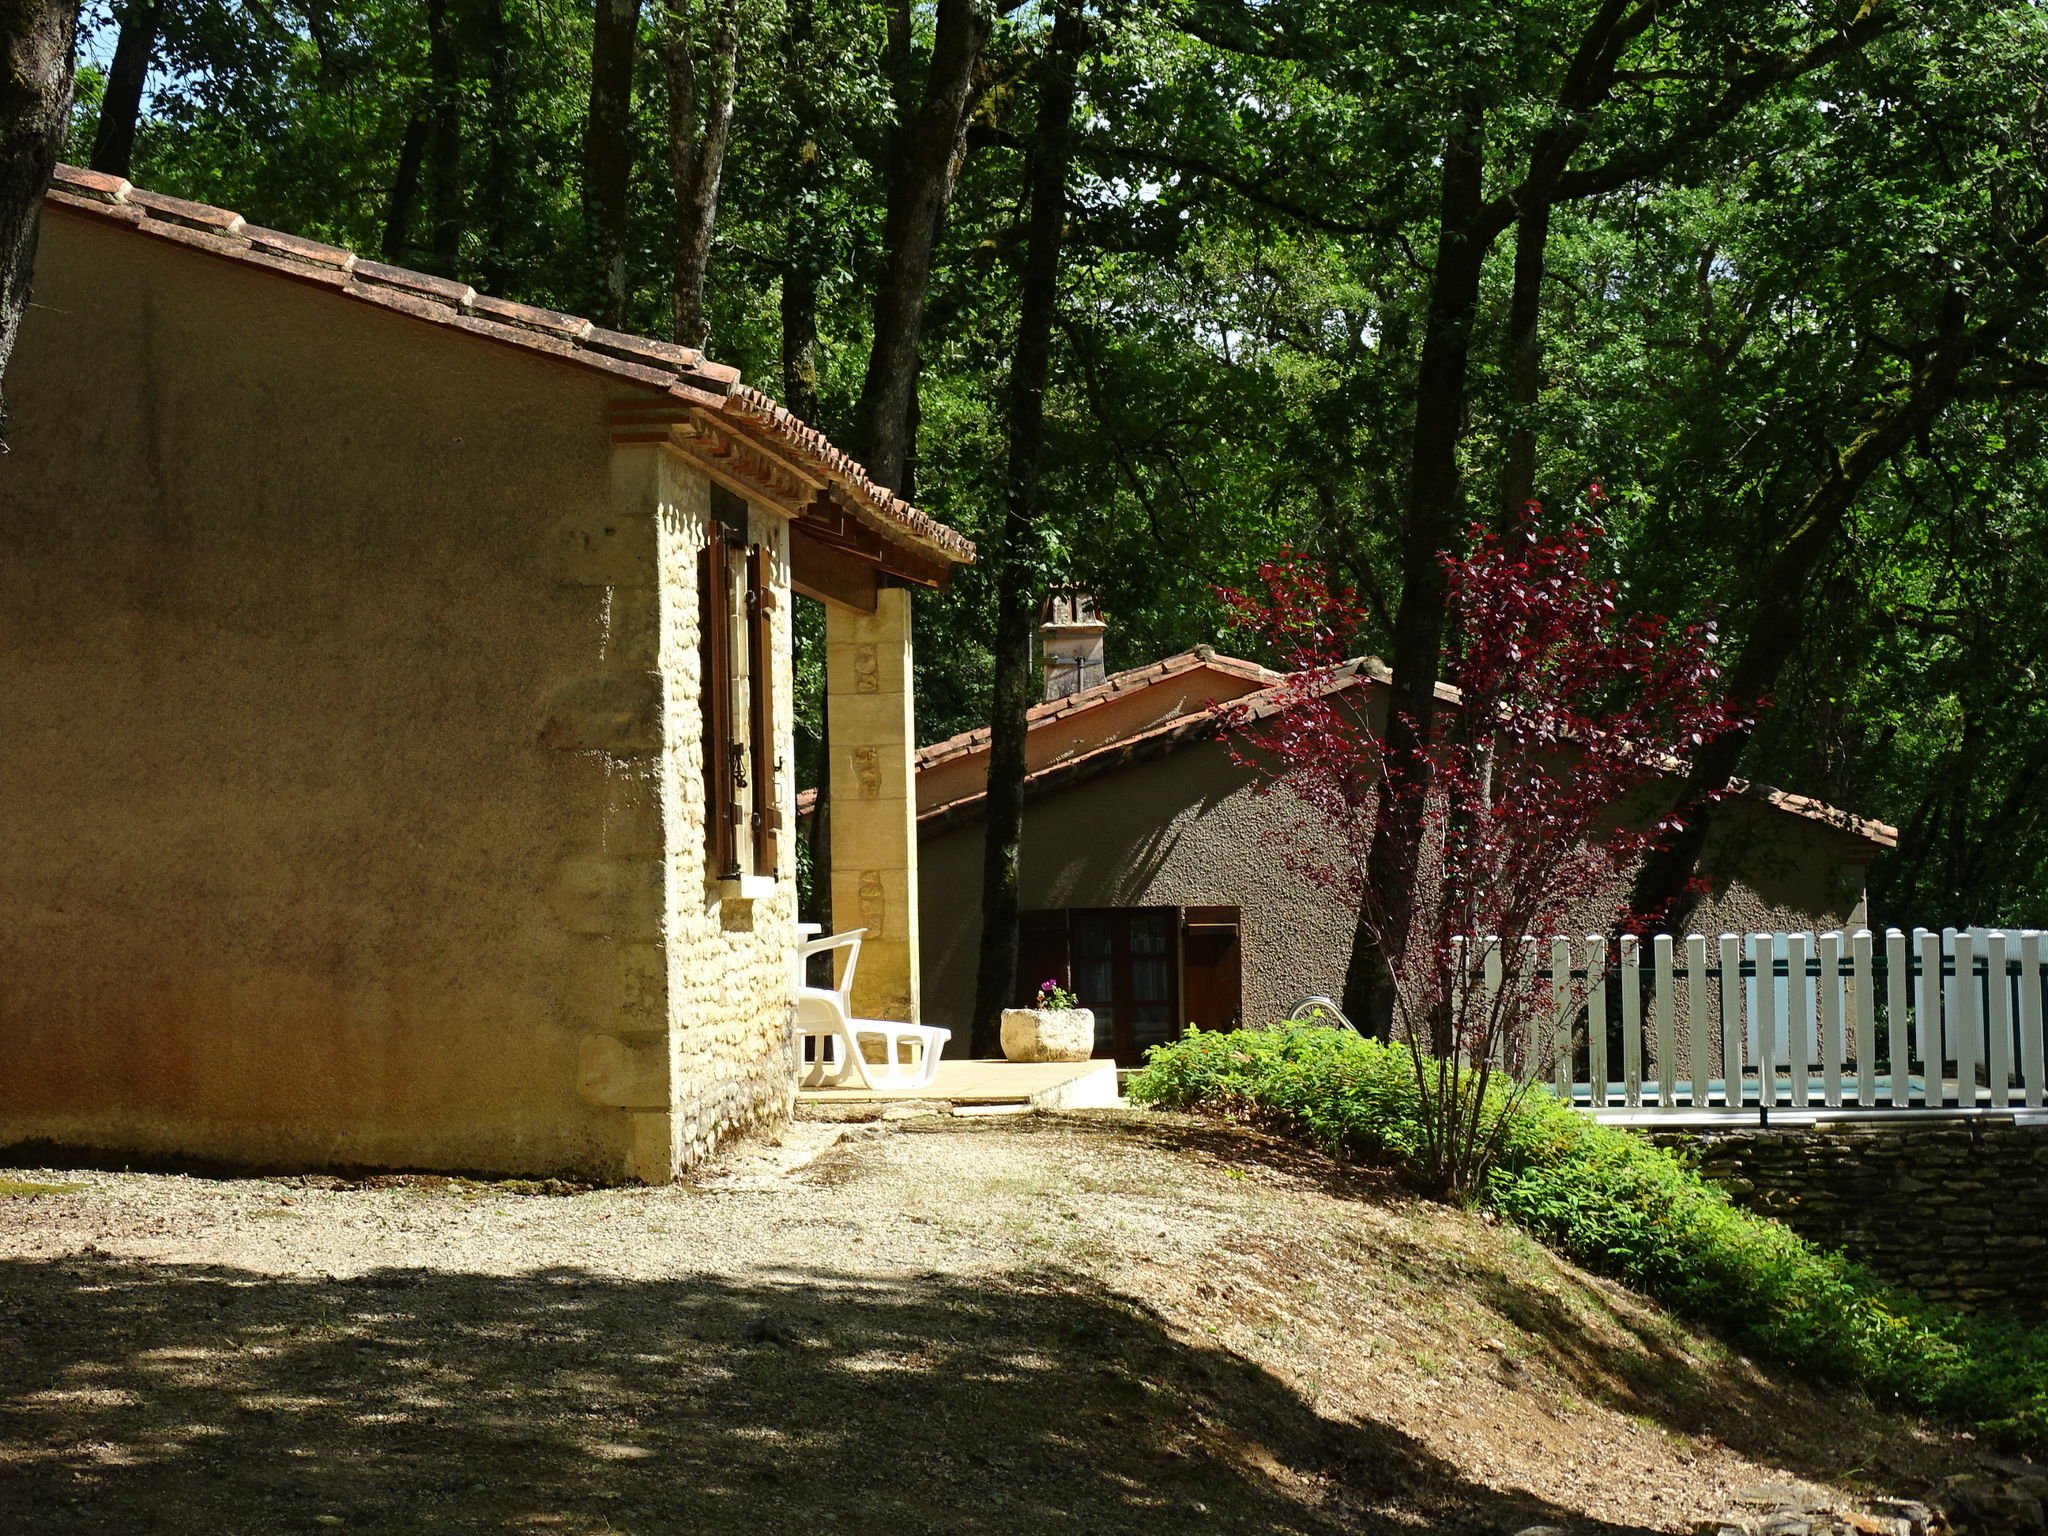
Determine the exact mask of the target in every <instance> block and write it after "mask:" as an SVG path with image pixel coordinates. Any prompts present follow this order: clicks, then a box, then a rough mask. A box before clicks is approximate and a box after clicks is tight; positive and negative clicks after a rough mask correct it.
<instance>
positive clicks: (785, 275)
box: [777, 0, 830, 885]
mask: <svg viewBox="0 0 2048 1536" xmlns="http://www.w3.org/2000/svg"><path fill="white" fill-rule="evenodd" d="M816 36H817V16H816V13H815V11H814V10H813V7H812V0H791V3H790V6H789V25H788V27H787V28H786V29H785V30H784V32H783V43H782V49H783V52H782V60H783V82H784V85H783V92H784V96H785V98H786V99H787V100H788V101H789V103H790V111H791V116H792V118H793V123H792V126H793V128H794V130H795V131H794V132H793V133H792V134H791V139H792V141H793V143H794V146H795V155H794V160H795V169H796V175H795V184H794V186H793V187H792V188H791V196H790V207H789V216H788V221H787V223H786V224H785V225H784V227H783V234H782V281H781V290H780V293H779V294H778V299H777V312H778V318H779V319H780V321H781V343H782V346H781V362H782V403H783V404H784V405H786V406H788V407H789V408H790V410H792V411H794V412H795V413H796V414H797V416H798V417H799V418H800V419H802V420H804V421H808V422H812V423H815V422H816V421H817V419H818V408H819V401H818V268H819V265H820V261H819V233H820V232H819V230H818V228H817V225H818V222H819V219H818V199H819V191H820V187H819V183H820V180H821V174H822V171H823V168H824V165H823V162H824V152H823V149H822V146H821V145H820V144H819V142H818V128H819V124H818V105H817V92H816V88H815V86H814V84H813V79H812V73H811V72H812V71H814V70H815V69H816V67H817V66H816V64H815V63H814V61H813V60H812V59H811V58H810V56H809V55H810V52H811V48H812V44H813V42H814V40H815V39H816ZM819 794H820V798H821V803H822V798H823V795H824V791H823V790H822V789H821V790H820V791H819ZM815 819H817V820H822V818H815ZM825 883H826V884H827V885H829V884H830V882H829V881H827V882H825Z"/></svg>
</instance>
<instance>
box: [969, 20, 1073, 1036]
mask: <svg viewBox="0 0 2048 1536" xmlns="http://www.w3.org/2000/svg"><path fill="white" fill-rule="evenodd" d="M1081 33H1082V24H1081V19H1080V16H1079V14H1078V13H1077V12H1076V11H1075V10H1073V9H1072V8H1071V7H1070V6H1062V7H1060V9H1058V10H1057V11H1055V12H1054V13H1053V23H1052V37H1051V39H1050V41H1049V43H1048V45H1047V51H1046V55H1045V58H1044V61H1043V62H1042V64H1041V65H1040V68H1041V69H1042V70H1043V72H1044V73H1043V75H1042V76H1041V79H1040V84H1039V93H1038V127H1037V132H1036V134H1035V135H1034V136H1033V139H1032V144H1031V150H1030V155H1029V158H1028V159H1027V161H1026V165H1025V180H1026V184H1027V185H1028V187H1029V189H1030V197H1031V207H1030V212H1029V214H1028V215H1027V218H1026V230H1027V238H1028V240H1029V241H1030V249H1029V251H1028V252H1027V253H1026V255H1025V258H1024V282H1023V289H1022V292H1021V294H1020V295H1019V303H1018V314H1017V347H1016V351H1015V353H1014V354H1013V356H1012V361H1011V364H1010V452H1009V475H1008V482H1009V498H1008V504H1007V506H1006V507H1005V509H1004V515H1003V530H1002V540H1001V544H1000V547H999V552H998V554H997V557H996V558H997V561H998V564H997V567H996V634H995V686H994V690H993V699H992V701H991V704H990V710H989V744H988V793H987V797H986V799H985V802H984V806H985V816H986V821H987V836H986V840H985V842H984V843H983V851H982V866H981V956H980V963H979V966H978V967H977V970H976V975H975V982H974V1018H973V1030H972V1038H971V1041H970V1045H969V1049H970V1051H971V1053H972V1054H973V1055H975V1056H995V1055H999V1054H1000V1053H1001V1051H1002V1033H1001V1025H1002V1010H1003V1009H1004V1008H1006V1007H1009V1006H1010V1005H1011V1003H1012V1001H1013V996H1012V994H1013V993H1014V991H1015V988H1016V985H1017V861H1018V854H1019V851H1020V848H1021V846H1022V842H1023V833H1024V768H1025V757H1024V748H1025V738H1026V735H1027V731H1028V725H1027V715H1028V712H1029V710H1030V708H1031V705H1032V696H1033V694H1034V693H1035V691H1036V690H1035V689H1034V687H1033V686H1032V685H1033V682H1034V677H1033V672H1032V667H1031V631H1032V628H1033V625H1034V621H1035V619H1036V617H1037V614H1036V611H1035V608H1036V605H1035V603H1034V601H1033V599H1034V598H1035V597H1036V595H1037V591H1038V561H1037V559H1036V558H1035V557H1036V555H1037V552H1038V542H1039V540H1038V528H1037V523H1038V512H1039V500H1040V498H1039V470H1040V459H1041V457H1042V455H1043V450H1044V447H1045V389H1046V382H1047V379H1048V376H1049V375H1050V373H1051V368H1052V337H1053V321H1054V318H1055V315H1056V313H1057V310H1058V308H1059V271H1060V240H1061V235H1062V233H1063V227H1064V225H1065V222H1066V208H1067V171H1068V164H1069V162H1070V160H1071V158H1072V155H1073V118H1074V96H1075V71H1076V65H1077V61H1078V58H1079V54H1080V51H1081Z"/></svg>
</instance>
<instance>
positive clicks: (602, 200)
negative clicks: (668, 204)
mask: <svg viewBox="0 0 2048 1536" xmlns="http://www.w3.org/2000/svg"><path fill="white" fill-rule="evenodd" d="M639 35H640V0H597V15H596V23H595V26H594V29H593V30H592V33H591V39H590V102H589V109H588V113H587V115H586V117H585V119H584V125H583V229H584V240H585V242H586V244H587V246H588V250H589V258H590V266H591V270H592V273H593V281H594V285H595V298H596V301H597V302H596V305H595V309H596V311H597V318H598V320H599V321H600V322H601V323H602V324H604V325H608V326H612V327H614V328H616V327H618V326H619V325H622V324H624V323H625V318H626V299H627V294H628V287H627V272H626V251H627V247H628V245H629V243H630V239H631V232H630V230H629V228H628V220H627V215H628V212H629V196H628V194H629V193H630V191H631V189H632V182H633V61H634V55H635V53H636V51H637V46H638V42H639Z"/></svg>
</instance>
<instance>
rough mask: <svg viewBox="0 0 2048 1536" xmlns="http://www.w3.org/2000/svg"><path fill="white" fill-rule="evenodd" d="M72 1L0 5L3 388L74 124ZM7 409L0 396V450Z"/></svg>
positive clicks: (0, 345) (22, 0)
mask: <svg viewBox="0 0 2048 1536" xmlns="http://www.w3.org/2000/svg"><path fill="white" fill-rule="evenodd" d="M76 19H77V8H76V6H75V5H74V4H73V3H72V0H10V3H9V4H7V5H5V6H0V381H4V379H5V377H6V373H7V360H8V358H10V357H11V356H13V354H14V338H15V336H16V335H17V334H18V333H19V331H20V329H21V316H22V312H23V311H24V310H26V309H27V308H28V295H29V287H30V284H31V283H32V282H33V281H34V278H35V265H36V234H37V232H38V231H39V230H40V229H41V227H42V214H43V193H44V192H46V191H47V190H48V189H49V185H50V172H51V170H52V169H53V168H54V167H55V166H56V164H57V154H58V151H59V150H60V149H61V148H62V146H63V143H64V133H65V129H66V128H67V127H69V125H70V120H71V37H72V27H73V25H74V23H75V21H76ZM6 441H7V405H6V399H5V396H4V395H0V447H4V446H5V444H6Z"/></svg>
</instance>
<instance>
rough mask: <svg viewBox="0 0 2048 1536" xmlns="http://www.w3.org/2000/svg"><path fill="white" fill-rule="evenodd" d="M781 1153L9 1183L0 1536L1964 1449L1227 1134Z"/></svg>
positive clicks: (1243, 1521) (1670, 1469)
mask: <svg viewBox="0 0 2048 1536" xmlns="http://www.w3.org/2000/svg"><path fill="white" fill-rule="evenodd" d="M833 1137H843V1138H844V1139H841V1140H839V1141H837V1142H836V1143H835V1144H832V1145H830V1146H829V1147H827V1148H826V1150H824V1151H823V1152H822V1153H819V1154H818V1155H817V1156H815V1158H814V1159H813V1160H810V1161H807V1162H806V1161H805V1159H806V1158H808V1157H810V1155H811V1154H812V1153H814V1152H817V1149H818V1147H819V1146H820V1145H821V1144H822V1143H824V1142H826V1141H828V1140H829V1139H830V1138H833ZM785 1143H786V1144H785V1145H783V1146H775V1145H759V1144H757V1145H753V1146H749V1147H745V1148H742V1149H740V1150H739V1151H738V1152H736V1153H735V1154H734V1155H733V1156H732V1157H730V1158H728V1159H727V1160H725V1162H724V1163H722V1164H721V1165H720V1167H719V1168H717V1169H715V1170H713V1171H711V1172H709V1173H707V1174H706V1175H704V1176H703V1177H702V1178H701V1179H700V1180H699V1181H698V1182H697V1183H695V1184H692V1185H689V1186H680V1187H675V1188H667V1189H652V1190H613V1191H596V1192H589V1193H581V1194H571V1195H537V1194H525V1193H518V1192H514V1191H511V1190H508V1189H504V1188H500V1187H495V1186H488V1185H472V1184H463V1183H447V1182H441V1183H430V1184H425V1185H406V1184H400V1185H397V1186H395V1187H393V1186H390V1185H386V1186H384V1187H361V1186H348V1185H342V1186H340V1187H333V1186H335V1185H336V1184H338V1181H324V1180H319V1179H310V1180H308V1179H282V1180H277V1179H273V1180H265V1179H240V1180H213V1179H199V1178H189V1177H179V1176H167V1175H157V1174H135V1173H103V1172H71V1171H64V1170H55V1171H52V1170H13V1171H9V1172H7V1173H6V1174H5V1175H4V1176H5V1177H6V1178H11V1179H14V1180H18V1181H30V1182H35V1183H43V1184H54V1185H76V1186H78V1187H76V1188H72V1189H68V1190H60V1191H55V1192H48V1193H41V1194H36V1193H26V1194H23V1193H17V1194H15V1195H14V1196H12V1197H8V1198H0V1531H4V1532H8V1533H14V1532H23V1533H28V1532H33V1533H42V1532H51V1533H65V1532H86V1531H90V1532H95V1533H107V1532H114V1533H128V1532H149V1533H155V1532H193V1533H208V1536H213V1533H219V1536H243V1533H248V1536H257V1533H262V1536H274V1533H293V1532H322V1531H332V1530H336V1529H344V1530H351V1531H360V1532H394V1533H395V1532H413V1531H432V1530H451V1531H458V1530H480V1531H506V1532H548V1533H563V1536H601V1533H602V1536H669V1533H674V1536H684V1533H690V1536H695V1533H714V1532H715V1533H742V1532H746V1533H752V1532H762V1533H769V1536H775V1533H785V1532H787V1533H804V1536H815V1533H820V1532H845V1533H861V1536H870V1533H871V1536H882V1533H885V1532H886V1533H891V1536H895V1533H903V1532H923V1531H934V1532H964V1533H1013V1532H1014V1533H1020V1536H1021V1533H1038V1532H1075V1533H1085V1532H1103V1533H1108V1532H1147V1533H1151V1532H1179V1531H1218V1532H1225V1531H1228V1532H1300V1533H1304V1536H1307V1533H1315V1536H1325V1533H1330V1536H1334V1533H1339V1532H1380V1531H1408V1532H1413V1531H1435V1530H1472V1531H1490V1532H1500V1531H1515V1530H1519V1529H1521V1528H1522V1527H1524V1526H1527V1525H1530V1524H1537V1523H1543V1524H1551V1525H1556V1526H1560V1527H1563V1528H1566V1529H1568V1530H1573V1531H1587V1532H1620V1531H1639V1530H1655V1531H1684V1530H1689V1529H1690V1528H1691V1527H1692V1524H1693V1523H1694V1522H1695V1521H1697V1520H1699V1519H1702V1518H1706V1517H1709V1516H1712V1515H1716V1514H1718V1513H1719V1512H1721V1511H1722V1510H1723V1509H1726V1508H1728V1507H1729V1505H1730V1503H1731V1502H1732V1501H1733V1500H1734V1499H1735V1498H1736V1497H1738V1496H1739V1495H1741V1494H1742V1493H1743V1492H1745V1491H1748V1490H1753V1489H1755V1488H1757V1487H1758V1486H1759V1485H1765V1484H1783V1483H1786V1482H1788V1481H1791V1480H1795V1479H1797V1480H1802V1481H1806V1482H1811V1483H1815V1484H1819V1485H1822V1486H1831V1487H1835V1488H1839V1489H1843V1490H1845V1491H1846V1490H1853V1489H1857V1488H1874V1489H1878V1490H1891V1491H1899V1490H1903V1489H1910V1488H1917V1487H1919V1486H1921V1485H1922V1484H1924V1483H1926V1482H1927V1481H1928V1480H1929V1479H1930V1478H1932V1477H1934V1476H1936V1475H1938V1474H1940V1473H1941V1472H1944V1471H1947V1470H1952V1469H1954V1468H1955V1467H1956V1466H1958V1465H1967V1464H1968V1462H1969V1460H1970V1459H1971V1458H1970V1451H1971V1447H1969V1446H1968V1445H1966V1444H1964V1443H1961V1442H1960V1441H1957V1440H1954V1439H1952V1438H1947V1437H1944V1436H1943V1435H1941V1434H1939V1433H1936V1432H1932V1431H1929V1430H1927V1429H1925V1428H1924V1427H1921V1426H1917V1425H1915V1424H1913V1423H1912V1422H1910V1421H1907V1420H1904V1419H1901V1418H1897V1417H1894V1416H1891V1415H1887V1414H1883V1413H1879V1412H1877V1411H1875V1410H1873V1409H1872V1408H1871V1407H1870V1406H1869V1405H1868V1404H1866V1403H1864V1402H1861V1401H1858V1400H1856V1399H1854V1398H1852V1397H1846V1396H1842V1395H1838V1394H1835V1393H1831V1392H1813V1391H1808V1390H1805V1389H1803V1388H1801V1387H1799V1386H1797V1385H1794V1384H1788V1383H1785V1382H1781V1381H1773V1380H1772V1379H1770V1378H1769V1377H1767V1376H1766V1375H1764V1374H1762V1373H1760V1372H1759V1371H1757V1370H1755V1369H1753V1368H1752V1367H1750V1366H1749V1365H1747V1364H1746V1363H1744V1362H1742V1361H1740V1360H1737V1359H1735V1358H1733V1357H1732V1356H1730V1355H1729V1354H1728V1352H1727V1351H1725V1350H1724V1349H1722V1348H1720V1347H1719V1346H1718V1345H1716V1344H1714V1343H1713V1342H1712V1341H1710V1340H1707V1339H1705V1338H1702V1337H1700V1336H1698V1335H1695V1334H1692V1333H1689V1332H1687V1331H1685V1330H1683V1329H1680V1328H1678V1327H1676V1326H1674V1325H1673V1324H1671V1323H1670V1322H1669V1321H1668V1320H1666V1319H1664V1318H1663V1317H1662V1316H1661V1314H1659V1313H1657V1312H1656V1311H1655V1310H1654V1309H1652V1308H1649V1307H1647V1306H1645V1305H1644V1304H1642V1303H1641V1302H1640V1301H1638V1300H1636V1299H1635V1298H1633V1297H1632V1296H1630V1295H1629V1294H1628V1293H1627V1292H1625V1291H1623V1290H1621V1289H1620V1288H1618V1287H1615V1286H1611V1285H1608V1284H1606V1283H1604V1282H1601V1281H1597V1280H1593V1279H1590V1278H1588V1277H1586V1276H1584V1275H1582V1274H1580V1273H1579V1272H1577V1271H1575V1270H1573V1269H1571V1268H1570V1267H1569V1266H1567V1265H1564V1264H1562V1263H1560V1262H1559V1261H1557V1260H1556V1259H1554V1258H1552V1257H1551V1256H1550V1255H1549V1254H1548V1253H1546V1252H1545V1251H1544V1250H1543V1249H1541V1248H1540V1247H1538V1246H1537V1245H1535V1244H1534V1243H1532V1242H1530V1241H1529V1240H1528V1239H1526V1238H1524V1237H1522V1236H1521V1235H1520V1234H1519V1233H1516V1232H1514V1231H1512V1230H1510V1229H1504V1228H1500V1227H1495V1226H1491V1225H1489V1224H1487V1223H1485V1222H1482V1221H1480V1220H1477V1219H1475V1218H1473V1217H1470V1216H1466V1215H1462V1214H1459V1213H1455V1212H1452V1211H1447V1210H1444V1209H1441V1208H1437V1207H1432V1206H1427V1205H1421V1204H1418V1203H1416V1202H1414V1201H1411V1200H1409V1199H1406V1198H1404V1197H1401V1196H1399V1195H1398V1194H1397V1193H1396V1192H1394V1191H1393V1190H1391V1189H1389V1188H1388V1187H1387V1186H1386V1185H1385V1184H1384V1183H1383V1182H1381V1181H1380V1180H1379V1179H1378V1177H1377V1176H1375V1175H1372V1174H1370V1173H1364V1172H1359V1171H1356V1170H1345V1169H1339V1168H1334V1167H1332V1166H1331V1165H1329V1164H1327V1163H1325V1162H1324V1161H1323V1160H1321V1159H1318V1158H1314V1157H1311V1156H1307V1155H1305V1154H1302V1153H1299V1152H1297V1151H1295V1150H1293V1149H1291V1148H1289V1147H1287V1146H1285V1145H1284V1144H1281V1143H1278V1142H1275V1141H1272V1140H1269V1139H1267V1138H1264V1137H1261V1136H1258V1135H1255V1134H1252V1133H1248V1132H1244V1131H1240V1130H1236V1129H1233V1128H1228V1127H1219V1126H1216V1125H1213V1124H1208V1123H1204V1122H1198V1121H1193V1120H1188V1119H1183V1118H1180V1117H1175V1116H1167V1115H1160V1114H1145V1113H1140V1112H1126V1111H1101V1112H1094V1113H1088V1114H1070V1115H1059V1116H1016V1117H1006V1118H988V1119H960V1118H954V1117H950V1116H943V1115H933V1116H920V1117H917V1118H906V1119H902V1120H892V1121H887V1122H882V1123H877V1124H872V1125H863V1126H855V1127H850V1128H848V1127H842V1126H837V1125H823V1124H817V1123H805V1124H799V1125H798V1126H796V1127H794V1128H793V1129H792V1131H791V1133H790V1134H789V1135H788V1136H787V1137H786V1138H785ZM792 1165H799V1166H794V1167H792ZM7 1188H8V1186H4V1185H0V1195H5V1193H6V1190H7ZM1845 1496H1846V1492H1845Z"/></svg>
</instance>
